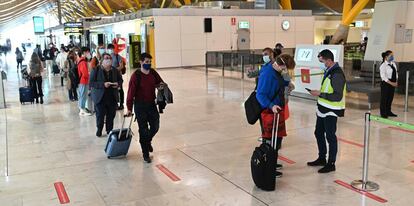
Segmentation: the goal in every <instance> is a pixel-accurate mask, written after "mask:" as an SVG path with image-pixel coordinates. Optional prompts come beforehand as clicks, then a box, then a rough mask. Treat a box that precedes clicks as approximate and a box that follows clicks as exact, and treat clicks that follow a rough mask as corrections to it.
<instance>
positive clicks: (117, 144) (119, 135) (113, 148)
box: [105, 114, 134, 159]
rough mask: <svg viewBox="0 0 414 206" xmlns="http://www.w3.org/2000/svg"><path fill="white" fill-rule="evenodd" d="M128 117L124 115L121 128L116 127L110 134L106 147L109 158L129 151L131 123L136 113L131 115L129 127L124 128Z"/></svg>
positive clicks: (123, 154)
mask: <svg viewBox="0 0 414 206" xmlns="http://www.w3.org/2000/svg"><path fill="white" fill-rule="evenodd" d="M126 118H127V116H124V119H123V120H122V126H121V129H114V130H112V131H111V132H110V133H109V135H108V142H107V143H106V147H105V153H106V156H107V157H108V159H110V158H112V157H119V156H125V155H127V153H128V150H129V145H130V144H131V140H132V132H131V124H132V121H133V120H134V115H133V114H132V115H131V121H130V123H129V127H128V128H124V124H125V119H126Z"/></svg>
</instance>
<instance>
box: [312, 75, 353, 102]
mask: <svg viewBox="0 0 414 206" xmlns="http://www.w3.org/2000/svg"><path fill="white" fill-rule="evenodd" d="M321 92H322V93H327V94H333V92H334V89H333V87H332V85H331V79H329V78H328V77H327V78H326V79H325V81H324V82H323V84H322V87H321ZM345 96H346V84H345V86H344V91H343V93H342V99H341V101H339V102H333V101H329V100H327V99H324V98H321V97H319V98H318V104H320V105H322V106H324V107H326V108H328V109H333V110H342V109H345Z"/></svg>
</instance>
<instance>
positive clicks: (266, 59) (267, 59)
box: [263, 55, 270, 64]
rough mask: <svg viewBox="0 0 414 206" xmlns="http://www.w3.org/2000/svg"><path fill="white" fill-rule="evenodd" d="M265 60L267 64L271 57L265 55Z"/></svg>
mask: <svg viewBox="0 0 414 206" xmlns="http://www.w3.org/2000/svg"><path fill="white" fill-rule="evenodd" d="M263 61H264V63H265V64H267V63H269V62H270V57H269V56H268V55H266V56H263Z"/></svg>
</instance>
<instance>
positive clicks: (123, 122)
mask: <svg viewBox="0 0 414 206" xmlns="http://www.w3.org/2000/svg"><path fill="white" fill-rule="evenodd" d="M128 117H131V121H130V122H129V127H128V131H127V137H129V133H130V131H131V125H132V122H133V120H134V114H130V115H124V118H123V120H122V126H121V130H120V131H121V132H122V130H124V125H125V119H126V118H128Z"/></svg>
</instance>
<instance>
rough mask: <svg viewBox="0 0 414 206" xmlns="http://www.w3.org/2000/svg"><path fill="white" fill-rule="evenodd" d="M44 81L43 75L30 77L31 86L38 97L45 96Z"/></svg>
mask: <svg viewBox="0 0 414 206" xmlns="http://www.w3.org/2000/svg"><path fill="white" fill-rule="evenodd" d="M42 82H43V79H42V77H41V76H38V77H32V78H30V86H31V87H32V90H33V97H34V98H36V99H37V98H39V97H43V90H42Z"/></svg>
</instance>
